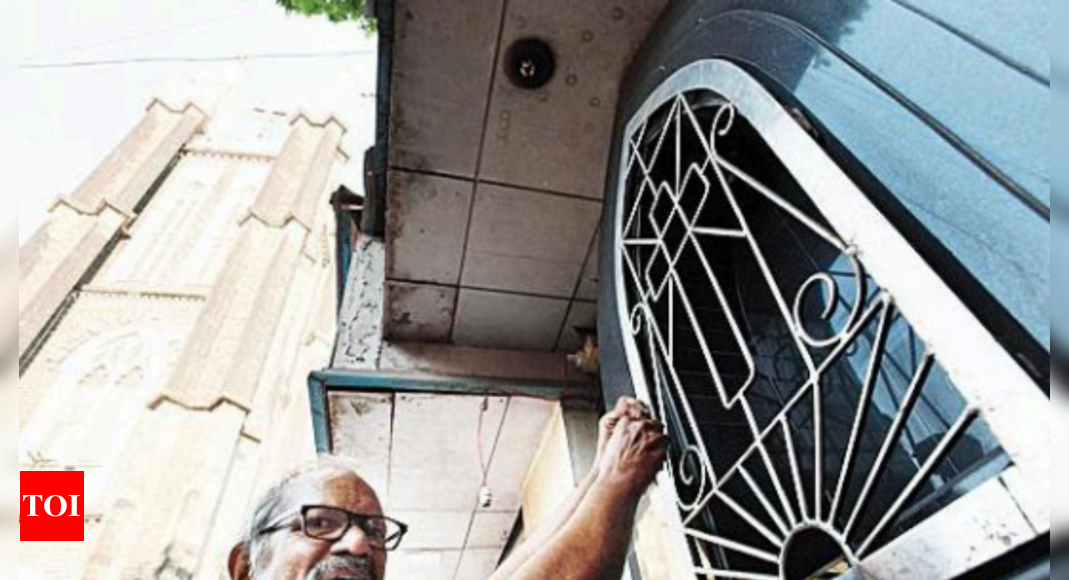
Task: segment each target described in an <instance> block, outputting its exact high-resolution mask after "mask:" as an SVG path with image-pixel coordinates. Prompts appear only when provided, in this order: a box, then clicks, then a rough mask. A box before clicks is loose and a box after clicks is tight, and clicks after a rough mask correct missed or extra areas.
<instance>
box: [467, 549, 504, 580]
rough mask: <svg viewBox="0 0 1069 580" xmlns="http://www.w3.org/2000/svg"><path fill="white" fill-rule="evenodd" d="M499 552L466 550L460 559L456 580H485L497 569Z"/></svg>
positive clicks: (498, 550)
mask: <svg viewBox="0 0 1069 580" xmlns="http://www.w3.org/2000/svg"><path fill="white" fill-rule="evenodd" d="M500 559H501V550H500V549H497V550H467V551H465V552H464V554H463V555H462V556H461V558H460V568H459V569H457V576H456V580H486V579H487V578H489V577H490V576H492V575H493V573H494V570H496V569H497V563H498V561H499V560H500Z"/></svg>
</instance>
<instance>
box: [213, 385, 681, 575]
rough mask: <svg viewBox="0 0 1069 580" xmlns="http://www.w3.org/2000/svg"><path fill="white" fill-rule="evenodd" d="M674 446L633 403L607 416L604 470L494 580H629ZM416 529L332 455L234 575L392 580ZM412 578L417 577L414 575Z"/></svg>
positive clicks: (299, 477)
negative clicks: (647, 506) (388, 578)
mask: <svg viewBox="0 0 1069 580" xmlns="http://www.w3.org/2000/svg"><path fill="white" fill-rule="evenodd" d="M667 449H668V438H667V437H666V436H665V434H664V427H663V426H662V425H660V424H659V423H657V422H655V421H653V420H651V418H650V416H649V413H648V412H647V411H646V410H645V408H644V407H643V406H642V405H641V404H640V403H639V402H638V401H635V400H631V399H624V400H621V401H620V403H619V404H618V405H617V406H616V409H615V410H613V412H612V413H610V414H609V415H607V416H606V417H605V418H604V419H603V420H602V422H601V429H600V437H599V441H598V454H597V460H596V461H595V464H594V468H593V470H592V471H591V473H590V475H589V476H588V477H587V478H586V480H585V481H584V483H583V484H582V485H581V486H579V489H577V490H576V492H575V494H573V496H572V497H571V498H570V499H569V501H568V502H566V504H565V505H564V506H563V507H562V508H561V510H560V512H559V513H558V514H557V515H556V516H555V517H554V519H553V521H552V522H550V523H549V524H548V525H546V526H544V527H543V528H542V529H541V530H539V531H538V532H537V533H536V534H535V535H533V536H532V537H531V538H530V539H529V540H528V541H527V542H526V543H525V544H524V545H523V546H521V547H520V548H519V549H518V550H517V551H516V552H515V553H514V554H513V555H512V556H511V557H510V558H509V559H508V561H506V562H505V564H504V565H503V566H502V567H501V569H499V570H498V571H497V572H496V573H495V574H494V575H493V576H492V577H491V579H490V580H546V579H549V578H553V579H561V580H619V578H620V576H621V575H622V573H623V567H624V560H625V558H626V556H627V550H628V547H629V544H630V541H631V534H632V529H633V527H634V520H635V515H636V511H637V507H638V502H639V499H640V498H641V497H642V494H643V493H645V491H646V488H648V487H649V486H650V485H651V484H652V483H653V480H654V478H655V477H656V475H657V472H658V471H660V469H661V466H662V464H663V463H664V461H665V458H666V454H667ZM406 531H407V528H406V527H405V525H404V524H401V523H400V522H397V521H394V520H392V519H390V518H388V517H386V516H384V515H383V513H382V506H381V505H380V503H379V499H378V496H377V495H376V494H375V490H373V489H371V487H369V486H368V485H367V483H365V482H364V480H363V479H361V478H360V476H359V475H357V474H356V473H355V472H354V471H352V470H351V469H350V468H349V467H347V466H346V465H345V464H344V463H343V462H341V461H339V460H337V459H329V458H328V459H323V460H321V461H320V462H319V463H318V464H317V465H316V466H315V467H313V468H310V469H306V470H303V471H300V472H298V473H296V474H294V475H292V476H290V477H289V478H287V479H286V480H285V481H283V482H282V483H280V484H279V485H278V486H276V487H275V488H273V489H272V490H271V491H269V492H268V493H267V495H266V497H264V499H263V500H261V502H260V503H259V504H258V506H257V508H256V511H255V514H254V516H253V520H252V525H251V526H250V528H249V531H248V535H247V537H246V538H245V541H243V542H242V543H241V544H239V545H238V546H236V547H235V548H234V550H233V551H232V552H231V556H230V575H231V577H232V578H233V580H384V578H385V573H386V559H387V553H388V552H389V551H391V550H394V549H396V548H397V547H398V545H399V544H400V542H401V539H402V538H403V537H404V535H405V532H406ZM406 580H407V579H406Z"/></svg>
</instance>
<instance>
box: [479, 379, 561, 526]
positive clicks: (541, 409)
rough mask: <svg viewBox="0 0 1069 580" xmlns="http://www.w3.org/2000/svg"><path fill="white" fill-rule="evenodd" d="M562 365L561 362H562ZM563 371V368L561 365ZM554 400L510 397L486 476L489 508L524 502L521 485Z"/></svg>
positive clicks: (554, 406) (503, 508) (516, 506)
mask: <svg viewBox="0 0 1069 580" xmlns="http://www.w3.org/2000/svg"><path fill="white" fill-rule="evenodd" d="M561 364H562V365H563V361H562V363H561ZM562 372H563V367H562ZM556 409H557V403H556V402H553V401H542V400H538V399H524V398H520V397H513V398H512V400H511V401H509V407H508V415H507V416H506V420H505V424H504V426H503V427H502V429H501V438H500V440H499V441H498V446H497V452H496V453H495V454H494V461H493V464H492V465H491V468H490V477H489V478H488V481H489V485H490V488H491V489H492V490H493V491H494V507H493V508H492V511H513V510H514V511H517V512H518V511H519V510H520V507H521V506H522V505H523V486H524V484H525V483H526V481H527V475H528V473H529V472H530V470H531V462H532V461H534V458H535V455H536V454H537V453H538V450H539V446H540V445H541V443H542V440H543V439H544V438H545V434H546V431H547V429H549V426H550V421H551V420H552V419H553V413H554V411H556Z"/></svg>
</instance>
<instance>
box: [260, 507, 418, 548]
mask: <svg viewBox="0 0 1069 580" xmlns="http://www.w3.org/2000/svg"><path fill="white" fill-rule="evenodd" d="M299 515H300V518H301V520H300V521H301V533H303V534H304V535H305V536H308V537H309V538H312V539H313V540H320V541H324V542H337V541H339V540H341V539H342V538H344V537H345V535H346V534H348V533H349V530H351V529H352V528H353V526H356V527H357V528H359V529H360V531H361V532H363V533H364V535H365V536H367V538H368V541H369V542H370V543H371V546H372V547H373V548H375V549H377V550H384V551H386V552H392V551H394V550H396V549H397V548H398V546H400V545H401V540H402V539H404V537H405V534H407V533H408V526H407V525H405V524H402V523H401V522H399V521H397V520H394V519H390V518H387V517H384V516H365V515H361V514H354V513H353V512H350V511H348V510H344V509H341V508H335V507H328V506H305V507H303V508H301V511H300V514H299ZM293 517H294V516H292V515H290V516H286V518H285V519H288V520H290V523H283V524H278V525H274V526H271V527H268V528H266V529H264V530H261V531H260V535H261V536H266V535H268V534H274V533H278V532H281V531H283V530H287V529H291V528H292V526H293V521H292V518H293Z"/></svg>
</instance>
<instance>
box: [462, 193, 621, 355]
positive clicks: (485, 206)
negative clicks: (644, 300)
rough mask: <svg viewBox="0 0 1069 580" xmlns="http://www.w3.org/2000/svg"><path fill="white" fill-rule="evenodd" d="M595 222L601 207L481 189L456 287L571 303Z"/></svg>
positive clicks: (539, 194) (570, 200) (547, 196)
mask: <svg viewBox="0 0 1069 580" xmlns="http://www.w3.org/2000/svg"><path fill="white" fill-rule="evenodd" d="M600 219H601V204H600V203H593V202H590V201H586V200H582V199H575V198H569V197H562V196H557V195H546V194H541V193H534V192H530V191H522V190H517V189H511V188H505V187H497V186H480V188H479V189H478V191H477V192H476V197H475V207H474V209H473V213H472V223H471V233H470V235H469V240H468V249H467V258H466V259H465V266H464V272H463V275H462V277H461V285H462V286H466V287H475V288H485V289H493V290H505V291H511V292H522V293H527V294H540V295H545V296H557V297H561V298H569V299H570V298H571V297H572V295H573V294H574V292H575V288H576V284H577V283H578V281H579V275H580V274H581V273H582V270H583V265H584V263H585V261H586V257H587V253H588V252H589V250H590V244H591V241H592V240H593V238H594V232H595V230H596V229H597V224H598V221H599V220H600ZM488 346H489V345H488Z"/></svg>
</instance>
